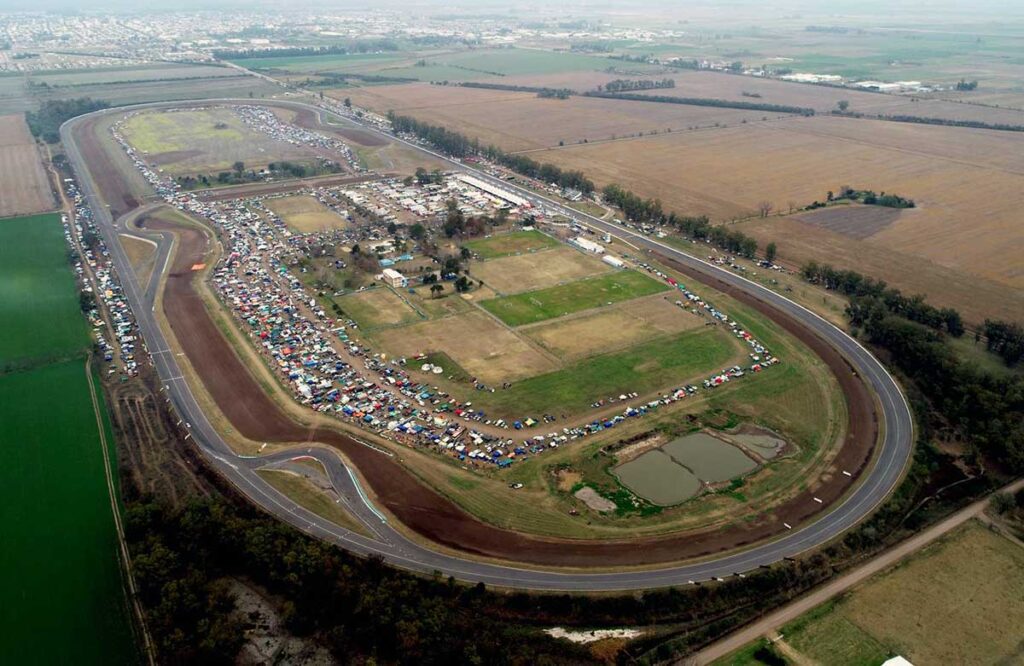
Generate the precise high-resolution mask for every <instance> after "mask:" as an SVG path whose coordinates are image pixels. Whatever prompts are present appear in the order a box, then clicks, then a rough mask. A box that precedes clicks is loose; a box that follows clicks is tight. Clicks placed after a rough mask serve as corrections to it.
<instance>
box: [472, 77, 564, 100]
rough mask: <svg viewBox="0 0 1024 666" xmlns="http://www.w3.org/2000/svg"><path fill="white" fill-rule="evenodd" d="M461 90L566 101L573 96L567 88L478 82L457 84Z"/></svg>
mask: <svg viewBox="0 0 1024 666" xmlns="http://www.w3.org/2000/svg"><path fill="white" fill-rule="evenodd" d="M459 85H460V86H462V87H463V88H482V89H486V90H507V91H509V92H528V93H537V96H538V97H555V98H558V99H568V98H569V97H570V96H571V95H573V94H574V93H573V91H572V90H570V89H569V88H547V87H544V86H517V85H512V84H510V83H480V82H478V81H465V82H463V83H460V84H459Z"/></svg>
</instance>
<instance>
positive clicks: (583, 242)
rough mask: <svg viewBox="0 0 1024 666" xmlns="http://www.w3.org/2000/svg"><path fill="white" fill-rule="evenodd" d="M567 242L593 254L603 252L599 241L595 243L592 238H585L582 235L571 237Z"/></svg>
mask: <svg viewBox="0 0 1024 666" xmlns="http://www.w3.org/2000/svg"><path fill="white" fill-rule="evenodd" d="M569 242H571V243H572V244H573V245H575V246H576V247H578V248H580V249H581V250H585V251H587V252H593V253H594V254H604V248H603V247H601V244H600V243H595V242H594V241H592V240H587V239H586V238H584V237H583V236H577V237H576V238H573V239H572V240H571V241H569Z"/></svg>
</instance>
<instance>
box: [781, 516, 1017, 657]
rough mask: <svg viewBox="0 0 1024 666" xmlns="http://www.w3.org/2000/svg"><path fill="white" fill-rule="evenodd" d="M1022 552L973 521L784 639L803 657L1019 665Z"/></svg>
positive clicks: (789, 629) (794, 628)
mask: <svg viewBox="0 0 1024 666" xmlns="http://www.w3.org/2000/svg"><path fill="white" fill-rule="evenodd" d="M1022 597H1024V549H1022V548H1021V547H1020V546H1019V545H1018V544H1016V543H1014V542H1011V541H1009V540H1008V539H1006V538H1005V537H1003V536H1000V535H998V534H994V533H992V532H990V531H989V530H987V529H985V527H983V526H982V525H980V524H978V523H969V524H967V525H966V526H965V527H963V528H961V529H960V530H958V531H957V532H955V533H953V534H952V535H950V536H948V537H946V538H944V539H943V540H942V541H940V542H939V543H936V544H932V545H930V546H928V547H927V548H925V549H924V550H923V551H921V552H920V553H918V554H917V555H915V556H913V557H912V558H910V559H909V560H908V561H906V562H904V563H903V564H901V565H900V566H898V567H897V568H896V569H894V570H892V571H889V572H886V573H883V574H880V575H878V576H875V577H874V578H872V579H871V580H869V581H868V582H866V583H864V584H863V585H861V586H859V587H857V588H855V589H854V590H853V591H852V592H851V593H849V594H848V595H847V596H846V597H845V598H844V599H842V600H841V601H839V602H836V603H834V604H831V605H826V606H824V607H822V608H820V609H817V610H815V611H812V612H811V613H809V614H808V615H807V616H805V617H803V618H800V619H799V620H797V621H795V622H794V623H792V624H791V625H789V626H788V627H785V628H783V630H782V634H783V635H784V636H785V637H786V640H787V641H788V642H789V644H790V645H791V646H792V647H793V648H795V649H796V650H798V651H799V652H800V653H801V654H803V655H805V656H806V657H808V658H810V659H813V660H816V661H819V662H821V663H830V664H877V663H881V662H882V661H884V660H885V659H886V658H887V657H888V656H889V655H890V654H901V655H903V656H904V657H906V658H907V659H909V660H910V661H911V662H913V663H917V664H953V663H955V664H996V663H1015V662H1017V661H1019V660H1020V657H1021V645H1020V640H1021V636H1020V631H1019V628H1020V627H1021V626H1024V607H1022V606H1021V604H1020V599H1021V598H1022Z"/></svg>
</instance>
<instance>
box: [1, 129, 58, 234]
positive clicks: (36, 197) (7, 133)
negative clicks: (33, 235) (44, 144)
mask: <svg viewBox="0 0 1024 666" xmlns="http://www.w3.org/2000/svg"><path fill="white" fill-rule="evenodd" d="M0 174H2V176H0V217H11V216H14V215H27V214H29V213H39V212H42V211H46V210H53V208H54V207H55V206H56V204H55V203H54V200H53V191H52V189H51V185H50V179H49V178H47V176H46V170H45V169H44V168H43V162H42V159H41V155H40V154H39V149H38V148H37V147H36V143H35V140H34V139H33V138H32V135H31V134H29V131H28V125H26V124H25V117H24V116H22V115H10V116H0Z"/></svg>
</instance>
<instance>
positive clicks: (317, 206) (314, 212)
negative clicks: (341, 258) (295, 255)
mask: <svg viewBox="0 0 1024 666" xmlns="http://www.w3.org/2000/svg"><path fill="white" fill-rule="evenodd" d="M265 205H266V207H267V208H269V209H270V210H272V211H274V212H275V213H277V215H278V216H279V217H280V218H281V219H282V220H284V223H285V224H287V225H288V226H289V227H291V228H292V229H293V230H294V231H298V232H299V233H312V232H315V231H322V230H324V229H344V228H345V227H347V226H348V221H347V220H345V219H344V218H343V217H341V216H340V215H338V214H337V213H335V212H334V211H333V210H331V209H330V208H328V207H327V206H325V205H323V204H322V203H320V202H319V201H317V200H316V198H314V197H313V196H311V195H308V194H297V195H294V196H290V197H282V198H280V199H269V200H267V201H266V202H265Z"/></svg>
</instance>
